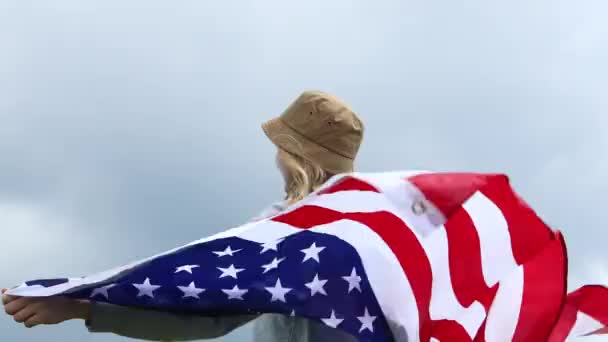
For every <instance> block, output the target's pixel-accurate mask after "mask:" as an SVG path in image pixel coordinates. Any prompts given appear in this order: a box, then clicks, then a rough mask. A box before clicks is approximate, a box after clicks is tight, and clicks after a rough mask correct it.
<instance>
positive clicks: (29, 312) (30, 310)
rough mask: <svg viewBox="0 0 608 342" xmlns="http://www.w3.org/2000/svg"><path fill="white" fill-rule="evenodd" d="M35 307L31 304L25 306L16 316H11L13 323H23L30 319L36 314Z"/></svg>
mask: <svg viewBox="0 0 608 342" xmlns="http://www.w3.org/2000/svg"><path fill="white" fill-rule="evenodd" d="M36 308H37V305H36V304H35V303H31V304H29V305H27V306H25V307H24V308H23V309H21V310H19V312H17V313H16V314H14V315H13V319H14V320H15V322H18V323H23V322H25V321H27V320H28V319H29V318H30V317H32V316H34V315H35V314H37V312H36Z"/></svg>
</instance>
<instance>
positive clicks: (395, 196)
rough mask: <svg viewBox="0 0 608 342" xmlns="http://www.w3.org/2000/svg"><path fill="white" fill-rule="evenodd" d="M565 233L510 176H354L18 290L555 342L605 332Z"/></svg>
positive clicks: (599, 292)
mask: <svg viewBox="0 0 608 342" xmlns="http://www.w3.org/2000/svg"><path fill="white" fill-rule="evenodd" d="M566 279H567V255H566V247H565V243H564V239H563V237H562V235H561V234H560V233H559V232H558V231H554V230H552V229H550V228H549V227H548V226H547V225H546V224H545V223H544V222H543V221H542V220H541V219H540V218H539V217H538V216H537V215H536V214H535V212H534V211H533V210H532V209H531V208H530V207H529V206H528V205H527V204H526V203H525V202H524V201H523V200H522V199H521V198H520V197H519V196H518V195H517V194H516V193H515V192H514V191H513V189H512V188H511V186H510V184H509V180H508V178H507V177H506V176H504V175H500V174H479V173H433V172H418V171H405V172H389V173H352V174H344V175H338V176H335V177H333V178H332V179H330V180H329V181H328V182H327V183H326V184H324V185H323V186H322V187H321V188H320V189H318V190H317V191H315V192H314V193H312V194H311V195H309V196H308V197H306V198H305V199H304V200H302V201H300V202H298V203H296V204H294V205H292V206H290V207H288V208H287V209H286V210H284V211H283V212H281V213H280V214H277V215H275V216H272V217H269V218H266V219H262V220H259V221H256V222H250V223H248V224H245V225H243V226H240V227H237V228H233V229H230V230H227V231H224V232H222V233H219V234H216V235H214V236H211V237H207V238H203V239H200V240H197V241H194V242H191V243H189V244H187V245H185V246H181V247H179V248H176V249H173V250H170V251H167V252H165V253H162V254H159V255H155V256H152V257H150V258H147V259H144V260H140V261H137V262H134V263H131V264H128V265H124V266H121V267H118V268H116V269H112V270H108V271H105V272H101V273H97V274H94V275H91V276H87V277H80V278H63V279H43V280H35V281H27V282H25V283H23V284H22V285H21V286H19V287H16V288H14V289H12V290H10V292H9V294H12V295H18V296H56V295H64V296H68V297H72V298H80V299H91V300H95V301H100V302H108V303H113V304H118V305H126V306H133V307H141V308H149V309H155V310H164V311H175V312H180V313H192V314H204V315H229V314H236V313H269V312H272V313H282V314H285V315H292V316H301V317H306V318H309V319H312V320H316V321H318V322H321V323H322V324H326V325H328V326H330V327H333V328H337V329H342V330H344V331H346V332H348V333H350V334H352V335H354V336H356V337H357V338H358V339H359V340H360V341H370V342H372V341H373V342H385V341H398V342H405V341H409V342H412V341H423V342H427V341H501V342H502V341H533V342H536V341H551V342H557V341H564V340H566V339H567V338H570V337H574V336H582V335H588V334H601V333H608V329H607V328H606V326H607V325H608V289H607V288H606V287H603V286H599V285H589V286H584V287H582V288H581V289H579V290H577V291H575V292H573V293H571V294H567V293H566V289H567V282H566Z"/></svg>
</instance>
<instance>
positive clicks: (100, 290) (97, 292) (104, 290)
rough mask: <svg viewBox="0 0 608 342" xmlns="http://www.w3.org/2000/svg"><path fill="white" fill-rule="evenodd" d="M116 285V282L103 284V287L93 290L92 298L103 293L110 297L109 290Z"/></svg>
mask: <svg viewBox="0 0 608 342" xmlns="http://www.w3.org/2000/svg"><path fill="white" fill-rule="evenodd" d="M114 286H116V284H110V285H106V286H102V287H98V288H96V289H94V290H93V292H91V298H93V297H95V296H97V295H101V296H104V297H106V299H108V298H109V295H108V290H109V289H111V288H113V287H114Z"/></svg>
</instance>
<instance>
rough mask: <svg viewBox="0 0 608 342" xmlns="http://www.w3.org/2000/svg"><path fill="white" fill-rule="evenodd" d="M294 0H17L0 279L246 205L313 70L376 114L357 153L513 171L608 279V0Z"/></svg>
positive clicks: (392, 161) (0, 120)
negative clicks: (278, 119)
mask: <svg viewBox="0 0 608 342" xmlns="http://www.w3.org/2000/svg"><path fill="white" fill-rule="evenodd" d="M298 3H299V5H295V2H293V1H280V0H273V1H269V0H266V1H253V0H249V1H245V0H239V1H178V2H177V1H162V2H160V1H151V0H146V1H122V0H121V1H115V0H103V1H102V0H90V1H82V0H55V1H29V0H0V233H1V240H0V241H2V245H1V246H0V257H1V259H0V285H2V284H3V286H11V285H14V284H17V283H20V282H21V281H23V280H26V279H32V278H41V277H47V276H48V277H57V276H65V275H69V276H79V275H85V274H91V273H93V272H96V271H100V270H104V269H107V268H110V267H113V266H116V265H120V264H124V263H126V262H129V261H132V260H134V259H139V258H142V257H146V256H148V255H152V254H155V253H157V252H160V251H164V250H167V249H170V248H173V247H175V246H178V245H181V244H183V243H186V242H189V241H192V240H195V239H197V238H199V237H203V236H207V235H209V234H211V233H214V232H217V231H220V230H224V229H227V228H229V227H232V226H235V225H239V224H241V223H243V222H244V221H245V220H247V219H248V218H249V217H251V216H252V215H254V214H256V213H257V211H259V209H261V208H262V207H264V206H266V205H267V204H268V203H269V202H271V201H274V200H277V199H279V198H280V197H281V195H282V194H281V190H282V184H281V178H280V175H279V173H278V172H277V171H276V170H275V166H274V148H273V146H272V145H271V144H270V143H269V142H268V141H267V139H266V138H265V136H264V135H263V133H262V131H261V129H260V124H261V123H262V122H263V121H264V120H267V119H270V118H272V117H273V116H275V115H277V114H279V113H280V112H281V111H282V110H283V109H284V107H285V106H287V105H288V104H289V103H290V102H291V101H292V100H293V98H294V97H296V96H297V95H298V94H299V93H300V92H301V91H302V90H305V89H321V90H325V91H329V92H332V93H335V94H337V95H338V96H339V97H341V98H343V99H344V100H345V101H346V102H348V103H350V104H351V106H352V107H353V108H354V109H355V110H356V111H357V112H358V113H359V114H360V116H361V117H362V118H363V120H364V121H365V123H366V126H367V130H366V138H365V142H364V146H363V147H362V149H361V153H360V159H359V163H358V166H359V170H361V171H386V170H395V169H431V170H441V171H492V172H502V173H507V174H508V175H509V176H511V178H512V181H513V184H514V186H515V187H516V189H517V190H518V191H519V192H520V193H521V194H522V195H523V196H524V197H525V198H526V199H527V200H528V201H529V202H530V203H531V204H532V206H533V207H534V208H535V209H536V210H537V211H538V212H539V213H540V215H541V216H542V217H543V218H544V219H546V221H547V222H549V223H550V224H552V225H553V227H554V228H556V229H560V230H562V231H563V233H564V235H565V238H566V242H567V244H568V250H569V259H570V274H569V277H570V279H569V280H570V285H569V287H570V288H571V289H574V288H576V287H578V286H579V285H581V284H582V283H598V282H599V283H604V284H608V251H607V250H606V241H607V239H608V227H606V222H608V210H606V208H605V201H604V199H605V198H604V194H605V193H606V192H607V191H608V177H607V175H608V159H607V158H606V157H607V155H608V96H607V95H606V89H608V67H607V65H606V61H607V60H608V22H607V21H606V13H607V11H608V4H607V3H606V2H605V1H603V0H598V1H576V2H573V1H558V0H551V1H549V0H544V1H533V2H531V1H508V2H497V1H494V2H490V1H482V0H474V1H464V2H462V1H460V2H458V1H434V2H430V1H416V2H413V1H403V0H395V1H388V0H377V1H358V2H356V4H354V3H355V2H353V1H337V0H333V1H321V0H308V1H305V2H303V1H300V2H298ZM0 334H1V335H2V337H0V339H1V340H3V341H11V342H13V341H18V342H21V341H23V342H30V341H31V342H34V341H62V342H72V341H74V342H76V341H78V342H80V341H125V340H126V339H124V338H120V337H115V336H110V335H90V334H88V333H87V332H86V330H85V329H84V327H83V325H82V323H80V322H70V323H67V324H63V325H61V326H53V327H40V328H35V329H31V330H29V329H25V328H23V327H22V326H20V325H18V324H15V323H13V322H12V321H11V319H10V318H9V317H8V316H6V315H0ZM250 334H251V330H250V327H249V328H245V329H241V330H240V331H238V332H236V333H235V334H232V335H230V336H228V337H225V338H224V339H222V341H225V342H228V341H248V340H249V339H250ZM586 340H588V341H593V340H594V339H586Z"/></svg>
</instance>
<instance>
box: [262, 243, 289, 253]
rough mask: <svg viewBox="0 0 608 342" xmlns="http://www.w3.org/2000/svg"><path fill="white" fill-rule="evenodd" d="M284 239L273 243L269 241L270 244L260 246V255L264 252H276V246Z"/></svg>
mask: <svg viewBox="0 0 608 342" xmlns="http://www.w3.org/2000/svg"><path fill="white" fill-rule="evenodd" d="M283 240H284V239H278V240H275V241H270V242H266V243H263V244H262V251H261V252H260V254H264V253H265V252H266V251H275V252H276V251H277V250H278V246H279V244H280V243H281V242H283Z"/></svg>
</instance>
